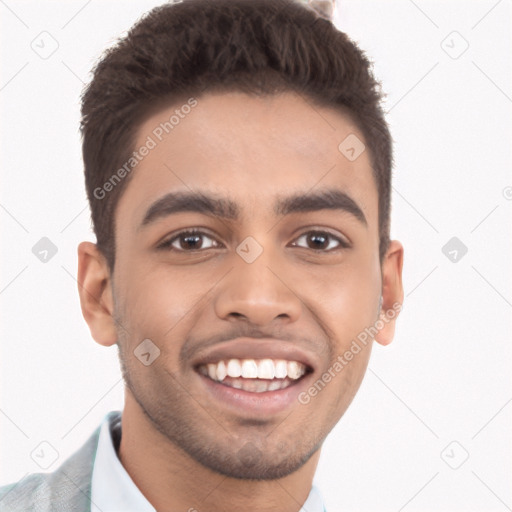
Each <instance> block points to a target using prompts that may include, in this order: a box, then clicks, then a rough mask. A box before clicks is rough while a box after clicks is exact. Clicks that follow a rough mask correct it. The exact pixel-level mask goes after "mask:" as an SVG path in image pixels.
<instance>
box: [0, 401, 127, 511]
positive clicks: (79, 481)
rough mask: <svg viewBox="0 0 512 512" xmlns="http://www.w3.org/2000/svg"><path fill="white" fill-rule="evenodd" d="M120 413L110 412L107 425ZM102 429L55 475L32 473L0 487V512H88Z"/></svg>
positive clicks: (61, 466) (63, 464)
mask: <svg viewBox="0 0 512 512" xmlns="http://www.w3.org/2000/svg"><path fill="white" fill-rule="evenodd" d="M120 415H121V413H120V412H118V411H112V412H110V413H109V414H108V421H109V422H110V423H111V424H112V422H114V421H116V420H117V419H118V418H119V417H120ZM100 429H101V425H100V426H98V427H97V428H96V430H95V431H94V432H93V433H92V435H91V436H90V437H89V438H88V439H87V441H86V442H85V443H84V444H83V445H82V446H81V447H80V448H79V449H78V450H77V451H76V452H75V453H73V454H72V455H71V456H70V457H68V458H67V459H66V460H65V461H64V462H63V463H62V464H61V465H60V466H59V467H58V468H57V469H56V470H55V471H53V472H51V473H32V474H29V475H27V476H25V477H24V478H22V479H21V480H19V481H18V482H14V483H11V484H8V485H4V486H2V487H0V512H21V511H23V512H57V511H62V512H68V511H70V510H80V511H85V510H90V494H91V478H92V469H93V466H94V459H95V456H96V450H97V447H98V438H99V434H100Z"/></svg>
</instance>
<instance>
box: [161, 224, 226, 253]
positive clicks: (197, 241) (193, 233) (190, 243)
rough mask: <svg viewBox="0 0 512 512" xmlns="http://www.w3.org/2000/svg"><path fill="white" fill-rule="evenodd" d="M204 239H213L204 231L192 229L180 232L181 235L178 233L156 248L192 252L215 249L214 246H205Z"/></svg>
mask: <svg viewBox="0 0 512 512" xmlns="http://www.w3.org/2000/svg"><path fill="white" fill-rule="evenodd" d="M204 238H207V239H210V240H213V238H212V237H211V236H210V235H208V233H205V232H204V231H199V230H194V229H192V230H188V231H182V232H181V233H178V234H177V235H175V236H173V237H172V238H169V239H168V240H166V241H165V242H163V243H161V244H160V245H159V246H158V249H168V250H175V251H182V252H192V251H199V250H203V249H211V248H212V247H217V246H216V245H215V244H213V245H209V246H208V244H205V243H204V241H203V239H204ZM205 245H206V246H205Z"/></svg>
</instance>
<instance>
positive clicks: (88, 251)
mask: <svg viewBox="0 0 512 512" xmlns="http://www.w3.org/2000/svg"><path fill="white" fill-rule="evenodd" d="M77 281H78V294H79V296H80V305H81V308H82V315H83V317H84V319H85V321H86V322H87V325H88V326H89V329H90V331H91V335H92V337H93V338H94V340H95V341H96V342H97V343H99V344H100V345H104V346H110V345H113V344H114V343H116V341H117V331H116V328H115V321H114V318H113V316H112V315H113V312H114V310H113V297H112V280H111V277H110V273H109V270H108V265H107V262H106V260H105V257H104V256H103V255H102V254H101V252H100V251H99V250H98V248H97V246H96V244H94V243H92V242H82V243H80V244H79V246H78V276H77Z"/></svg>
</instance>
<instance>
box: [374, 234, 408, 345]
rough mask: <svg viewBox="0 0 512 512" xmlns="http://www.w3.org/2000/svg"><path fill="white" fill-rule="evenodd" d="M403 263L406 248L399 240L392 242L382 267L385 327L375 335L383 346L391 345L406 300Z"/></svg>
mask: <svg viewBox="0 0 512 512" xmlns="http://www.w3.org/2000/svg"><path fill="white" fill-rule="evenodd" d="M403 261H404V248H403V246H402V244H401V243H400V242H399V241H398V240H391V241H390V243H389V247H388V250H387V251H386V254H385V256H384V260H383V262H382V267H381V271H382V305H381V310H380V316H379V320H380V322H382V324H384V325H383V326H382V328H380V329H379V332H378V333H377V334H376V335H375V341H378V342H379V343H380V344H381V345H388V344H389V343H391V342H392V341H393V336H394V335H395V322H396V319H397V317H398V314H399V312H400V309H401V308H402V302H403V300H404V289H403V285H402V266H403ZM380 322H379V323H380ZM379 327H380V326H379Z"/></svg>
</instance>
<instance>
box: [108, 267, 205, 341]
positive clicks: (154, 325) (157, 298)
mask: <svg viewBox="0 0 512 512" xmlns="http://www.w3.org/2000/svg"><path fill="white" fill-rule="evenodd" d="M135 269H136V270H135ZM123 277H124V278H123V280H122V282H123V284H124V286H122V289H120V290H119V292H118V294H119V295H120V296H121V297H122V301H123V305H124V308H123V313H124V319H125V321H126V322H127V323H128V324H129V325H128V326H127V327H128V331H129V335H130V338H131V339H134V342H135V338H136V339H139V338H141V336H142V338H141V339H144V338H150V339H154V340H155V342H156V343H157V342H158V341H157V340H160V341H161V342H165V340H168V339H169V337H172V336H173V335H175V334H176V332H180V331H183V330H184V329H185V330H187V329H189V328H190V326H189V325H188V324H189V323H190V320H189V317H192V315H191V313H192V312H193V311H194V310H195V309H197V308H201V305H202V304H203V303H204V301H205V300H208V297H207V292H208V290H209V288H211V284H210V280H211V276H210V277H208V275H207V274H205V275H202V274H201V273H200V272H199V271H198V272H195V273H193V272H190V271H184V270H183V269H178V270H176V269H171V268H170V267H168V266H164V265H158V264H153V265H151V267H149V266H148V265H144V264H139V265H138V266H135V265H134V267H133V269H128V268H127V269H126V272H125V273H124V276H123ZM162 346H163V344H162Z"/></svg>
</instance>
